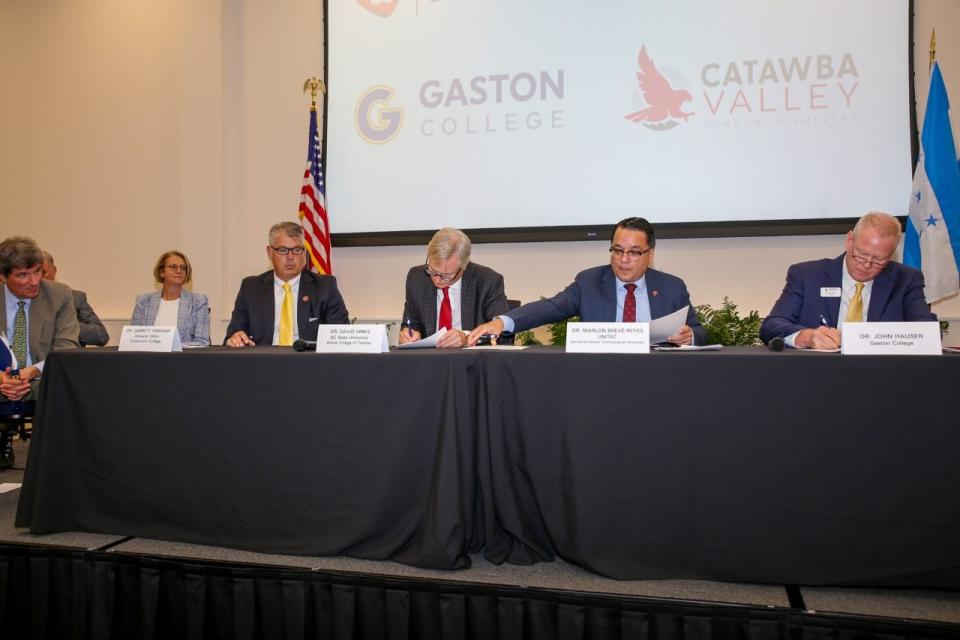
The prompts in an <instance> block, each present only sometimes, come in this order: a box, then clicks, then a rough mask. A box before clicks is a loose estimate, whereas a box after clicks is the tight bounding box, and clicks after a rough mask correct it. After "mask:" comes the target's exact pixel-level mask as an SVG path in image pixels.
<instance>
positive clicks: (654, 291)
mask: <svg viewBox="0 0 960 640" xmlns="http://www.w3.org/2000/svg"><path fill="white" fill-rule="evenodd" d="M658 293H660V292H659V291H657V290H656V289H654V290H653V293H651V294H650V295H652V296H656V295H657V294H658Z"/></svg>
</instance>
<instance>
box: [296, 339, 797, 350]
mask: <svg viewBox="0 0 960 640" xmlns="http://www.w3.org/2000/svg"><path fill="white" fill-rule="evenodd" d="M781 342H783V341H782V340H781ZM782 348H783V347H781V349H782ZM293 350H294V351H316V350H317V341H316V340H297V341H295V342H294V343H293Z"/></svg>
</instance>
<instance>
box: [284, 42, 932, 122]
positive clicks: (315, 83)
mask: <svg viewBox="0 0 960 640" xmlns="http://www.w3.org/2000/svg"><path fill="white" fill-rule="evenodd" d="M930 56H931V60H932V59H933V57H932V56H933V53H932V51H931V53H930ZM930 64H933V63H932V62H931V63H930ZM307 89H309V90H310V111H316V110H317V93H324V94H325V93H326V92H327V85H325V84H324V83H323V80H319V79H317V78H307V79H306V80H305V81H304V82H303V92H304V93H306V92H307Z"/></svg>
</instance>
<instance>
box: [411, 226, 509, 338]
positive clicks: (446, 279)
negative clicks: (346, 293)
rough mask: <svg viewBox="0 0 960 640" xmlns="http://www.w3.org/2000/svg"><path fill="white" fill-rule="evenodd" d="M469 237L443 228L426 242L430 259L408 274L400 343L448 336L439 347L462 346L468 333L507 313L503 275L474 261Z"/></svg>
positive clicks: (449, 228) (451, 229) (458, 231)
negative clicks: (443, 330) (440, 331)
mask: <svg viewBox="0 0 960 640" xmlns="http://www.w3.org/2000/svg"><path fill="white" fill-rule="evenodd" d="M470 250H471V244H470V238H468V237H467V235H466V234H465V233H463V232H462V231H460V230H459V229H453V228H451V227H445V228H443V229H440V230H439V231H437V232H436V233H435V234H433V237H432V238H431V239H430V242H429V243H428V244H427V261H426V263H424V264H422V265H417V266H415V267H411V268H410V271H409V272H408V273H407V286H406V289H407V296H406V301H405V302H404V306H403V325H402V326H401V327H400V340H399V341H400V344H406V343H408V342H414V341H416V340H420V339H421V338H423V337H426V336H429V335H433V334H434V333H436V332H437V331H439V330H440V329H441V328H444V329H446V330H447V331H446V333H444V334H443V335H442V336H440V338H439V340H437V346H438V347H463V346H466V344H467V335H466V334H465V333H464V330H465V329H466V330H469V329H472V328H473V327H475V326H477V324H478V323H481V322H487V321H488V320H491V319H493V318H494V317H496V316H497V315H499V314H501V313H506V311H507V296H506V295H505V294H504V292H503V276H501V275H500V274H499V273H497V272H496V271H494V270H493V269H490V268H488V267H484V266H483V265H479V264H477V263H475V262H470Z"/></svg>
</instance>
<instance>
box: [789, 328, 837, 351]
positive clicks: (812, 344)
mask: <svg viewBox="0 0 960 640" xmlns="http://www.w3.org/2000/svg"><path fill="white" fill-rule="evenodd" d="M793 343H794V345H795V346H797V347H800V348H801V349H839V348H840V330H839V329H835V328H834V327H826V326H823V325H821V326H819V327H817V328H816V329H804V330H803V331H801V332H800V333H798V334H797V337H796V339H795V340H794V341H793Z"/></svg>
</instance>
